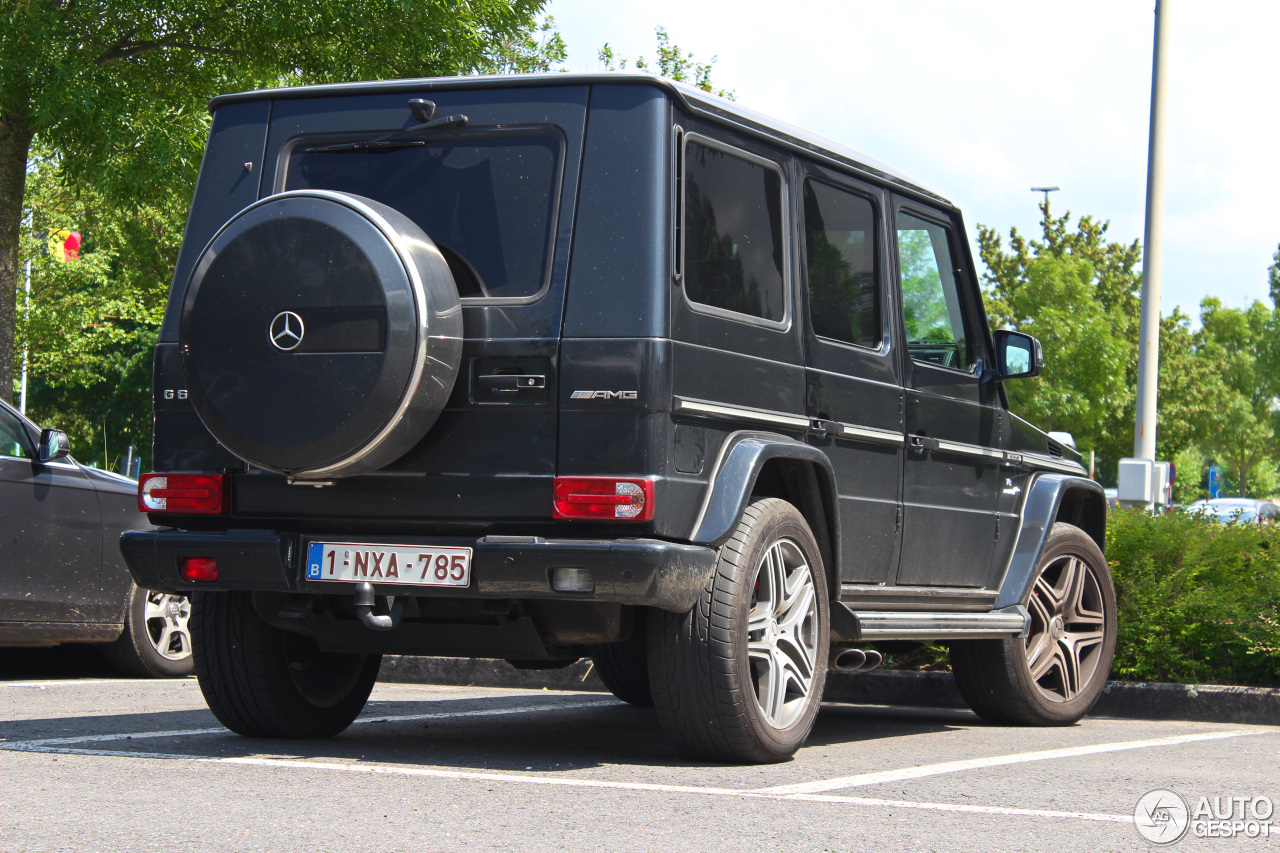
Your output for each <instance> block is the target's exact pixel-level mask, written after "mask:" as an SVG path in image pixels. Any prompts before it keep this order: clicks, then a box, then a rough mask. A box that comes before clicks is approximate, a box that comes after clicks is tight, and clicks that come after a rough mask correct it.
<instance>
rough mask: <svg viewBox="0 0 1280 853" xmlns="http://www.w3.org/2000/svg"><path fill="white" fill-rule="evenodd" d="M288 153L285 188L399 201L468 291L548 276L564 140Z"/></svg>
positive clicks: (486, 140) (539, 284) (458, 139)
mask: <svg viewBox="0 0 1280 853" xmlns="http://www.w3.org/2000/svg"><path fill="white" fill-rule="evenodd" d="M330 141H331V140H328V139H326V140H325V141H324V142H313V141H310V140H309V141H308V142H307V143H306V144H297V145H295V146H294V147H293V150H292V152H291V154H290V156H289V166H288V171H287V173H286V178H285V189H286V190H302V189H323V190H335V191H338V192H347V193H352V194H354V195H360V196H364V197H366V198H371V199H373V200H374V201H379V202H382V203H383V204H385V205H387V206H388V207H393V208H395V209H396V210H398V211H400V212H401V213H403V214H404V215H405V216H407V217H409V218H410V219H412V220H413V221H414V222H415V223H417V225H418V226H419V227H420V228H422V230H423V231H425V232H426V233H427V235H428V236H429V237H431V239H432V240H434V241H435V243H436V245H437V246H439V247H440V251H441V253H442V254H443V255H444V256H445V259H446V260H447V261H448V262H449V267H450V269H451V270H452V271H453V277H454V280H455V281H456V282H457V284H458V293H459V295H460V296H463V297H481V298H517V299H524V298H530V297H534V296H536V295H537V294H539V293H540V292H541V291H542V289H543V286H544V284H545V283H546V281H547V277H548V273H549V267H550V259H551V241H552V235H553V234H554V232H555V212H556V205H557V202H558V199H559V189H560V168H561V161H562V160H563V156H562V145H561V141H560V138H559V137H558V136H557V135H555V134H553V133H549V132H537V131H534V132H523V133H520V134H519V135H511V134H509V133H504V134H501V135H498V134H494V133H492V132H481V133H472V134H468V133H465V132H463V133H456V134H452V135H450V136H449V137H447V138H443V139H433V140H428V141H426V142H425V143H424V144H421V145H416V146H413V147H408V148H396V149H391V150H381V151H378V150H373V151H308V150H307V148H308V147H314V146H318V145H323V144H328V143H329V142H330Z"/></svg>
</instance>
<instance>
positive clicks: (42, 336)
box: [18, 143, 186, 466]
mask: <svg viewBox="0 0 1280 853" xmlns="http://www.w3.org/2000/svg"><path fill="white" fill-rule="evenodd" d="M26 192H27V210H28V211H29V214H30V217H31V221H32V224H31V228H30V229H29V230H28V231H27V232H26V233H24V235H23V245H22V254H23V255H24V256H25V257H27V258H29V259H30V260H31V278H32V282H33V288H32V298H31V303H30V307H29V308H27V309H25V310H23V309H21V308H20V309H19V314H18V332H19V335H18V337H19V340H20V341H21V342H23V343H24V344H25V345H26V350H27V351H28V352H29V359H30V370H29V373H30V380H29V393H28V397H29V404H28V412H29V413H30V414H31V415H32V416H33V417H34V418H35V419H37V420H38V421H40V422H42V423H45V424H47V425H50V426H57V427H59V428H61V429H64V430H66V431H67V433H68V434H69V435H70V436H71V439H72V448H73V450H74V451H75V453H76V454H77V456H78V457H80V458H82V459H84V460H86V461H90V460H101V461H102V464H103V465H104V466H109V465H110V464H112V462H113V460H114V459H115V458H116V457H118V456H119V454H120V453H121V452H122V451H123V449H124V447H125V446H126V445H128V444H133V445H135V446H136V447H139V448H142V450H143V453H144V454H145V453H146V451H147V450H148V449H149V447H150V438H151V412H150V409H151V351H152V347H153V346H154V344H155V337H156V332H157V329H158V327H159V324H160V318H161V314H162V312H163V310H164V302H165V297H166V293H167V290H168V287H167V284H168V279H169V276H170V273H171V270H172V266H173V259H174V257H175V256H176V254H177V249H178V244H179V242H180V240H181V237H182V227H183V221H184V218H185V214H186V205H185V200H184V199H179V198H176V197H174V196H172V195H171V196H169V197H168V198H167V199H164V200H163V202H164V203H160V204H154V205H135V206H134V207H132V208H129V209H123V208H119V207H115V206H112V205H109V204H106V203H105V202H104V201H103V199H102V198H101V196H100V195H99V194H98V193H96V192H94V191H93V189H92V188H89V187H75V186H72V185H70V184H69V183H68V182H67V180H66V179H65V176H64V174H63V173H62V171H61V170H60V169H59V168H58V163H57V160H56V158H54V157H52V156H51V154H50V153H49V152H48V151H47V149H45V148H43V146H41V145H40V144H39V143H37V144H36V146H35V149H34V150H33V157H32V162H31V167H30V169H29V172H28V178H27V187H26ZM59 229H67V230H75V231H79V232H81V234H83V235H84V237H85V242H84V243H83V245H82V246H81V251H80V260H79V261H77V262H73V263H62V262H60V261H59V260H57V259H55V258H53V257H51V256H50V255H49V254H48V253H47V252H46V251H45V241H44V238H43V236H42V235H45V234H49V233H51V232H53V231H56V230H59ZM104 444H106V448H107V449H104Z"/></svg>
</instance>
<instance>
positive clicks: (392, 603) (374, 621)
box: [356, 583, 404, 631]
mask: <svg viewBox="0 0 1280 853" xmlns="http://www.w3.org/2000/svg"><path fill="white" fill-rule="evenodd" d="M385 598H386V605H387V610H388V611H389V612H387V613H374V612H373V606H374V602H375V600H376V597H375V596H374V594H373V584H371V583H358V584H356V615H357V616H359V617H360V621H361V622H363V623H364V625H365V627H366V628H371V629H373V630H374V631H390V630H391V629H392V628H394V627H395V626H397V625H399V624H400V617H401V616H403V615H404V602H403V601H397V600H396V597H395V596H394V595H388V596H386V597H385Z"/></svg>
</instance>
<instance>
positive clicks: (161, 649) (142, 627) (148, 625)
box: [102, 586, 195, 678]
mask: <svg viewBox="0 0 1280 853" xmlns="http://www.w3.org/2000/svg"><path fill="white" fill-rule="evenodd" d="M190 616H191V602H190V601H189V600H188V599H187V597H186V596H183V595H170V594H169V593H166V592H151V591H150V590H145V589H141V588H139V587H137V586H134V587H132V589H130V591H129V603H128V606H127V607H126V609H125V623H124V633H123V634H121V635H120V638H119V639H118V640H116V641H115V642H114V643H112V644H111V645H109V646H104V647H103V649H102V653H103V655H104V656H105V657H106V659H107V662H108V663H109V664H111V666H112V667H114V668H115V669H117V670H119V671H120V672H123V673H126V674H128V675H141V676H143V677H146V678H182V677H184V676H187V675H190V674H191V671H192V669H194V667H195V663H194V661H193V660H192V655H191V631H190V627H189V625H188V619H189V618H190Z"/></svg>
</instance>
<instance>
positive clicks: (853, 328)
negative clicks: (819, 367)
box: [804, 180, 881, 348]
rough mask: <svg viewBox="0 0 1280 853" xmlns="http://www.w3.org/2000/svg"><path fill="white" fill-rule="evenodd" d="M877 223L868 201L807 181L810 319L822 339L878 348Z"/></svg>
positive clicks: (807, 263) (806, 218)
mask: <svg viewBox="0 0 1280 853" xmlns="http://www.w3.org/2000/svg"><path fill="white" fill-rule="evenodd" d="M875 224H876V217H875V208H874V206H873V205H872V203H871V201H870V199H867V198H864V197H862V196H859V195H854V194H853V193H851V192H846V191H845V190H841V189H837V188H836V187H833V186H831V185H829V184H823V183H818V182H817V181H812V180H810V181H806V182H805V185H804V231H805V254H806V257H805V268H806V271H807V275H808V287H809V320H810V323H812V325H813V331H814V333H815V334H817V335H819V336H820V337H824V338H831V339H833V340H837V341H843V342H844V343H848V344H857V345H859V346H864V347H872V348H876V347H879V346H880V340H881V335H880V290H879V287H878V286H877V281H876V246H875V242H876V241H875V234H876V230H875Z"/></svg>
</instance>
